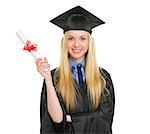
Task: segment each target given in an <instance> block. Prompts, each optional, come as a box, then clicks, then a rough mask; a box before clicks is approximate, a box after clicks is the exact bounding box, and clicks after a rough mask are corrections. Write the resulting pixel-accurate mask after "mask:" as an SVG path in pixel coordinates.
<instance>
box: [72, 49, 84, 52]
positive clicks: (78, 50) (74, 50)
mask: <svg viewBox="0 0 150 134" xmlns="http://www.w3.org/2000/svg"><path fill="white" fill-rule="evenodd" d="M72 51H73V52H74V53H80V52H81V51H82V49H72Z"/></svg>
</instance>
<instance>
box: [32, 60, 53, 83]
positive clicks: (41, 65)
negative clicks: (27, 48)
mask: <svg viewBox="0 0 150 134" xmlns="http://www.w3.org/2000/svg"><path fill="white" fill-rule="evenodd" d="M35 64H36V66H37V71H38V72H39V73H40V74H41V75H42V76H43V78H44V79H45V80H46V81H49V80H50V82H52V77H51V72H50V64H49V63H48V60H47V59H46V58H45V57H44V59H42V58H38V59H36V60H35Z"/></svg>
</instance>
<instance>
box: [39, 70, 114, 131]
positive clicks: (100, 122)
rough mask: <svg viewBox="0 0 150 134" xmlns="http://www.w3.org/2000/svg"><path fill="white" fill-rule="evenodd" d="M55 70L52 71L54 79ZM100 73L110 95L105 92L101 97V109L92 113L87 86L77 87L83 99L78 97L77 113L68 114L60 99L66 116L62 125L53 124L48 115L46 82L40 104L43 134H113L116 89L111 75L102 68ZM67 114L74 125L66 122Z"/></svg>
mask: <svg viewBox="0 0 150 134" xmlns="http://www.w3.org/2000/svg"><path fill="white" fill-rule="evenodd" d="M55 70H56V69H54V70H52V71H51V74H52V78H53V75H54V72H55ZM100 71H101V72H102V75H103V77H104V78H105V80H106V88H107V89H108V90H109V94H108V92H105V93H104V94H103V95H102V97H101V102H100V105H99V107H98V108H97V109H96V110H95V111H92V110H91V105H90V101H89V97H88V95H87V93H86V84H84V86H83V87H82V88H81V87H79V86H78V85H77V86H78V88H79V91H80V93H81V96H82V97H83V99H82V100H81V99H79V98H78V97H77V99H78V106H77V110H76V111H75V112H70V113H66V110H65V105H64V103H63V101H62V99H61V98H59V101H60V104H61V107H62V110H63V115H64V116H63V121H62V122H61V123H55V122H53V120H52V119H51V117H50V115H49V113H48V110H47V93H46V84H45V80H44V82H43V87H42V92H41V104H40V121H41V128H40V133H41V134H112V128H111V127H112V122H113V115H114V106H115V95H114V87H113V83H112V80H111V76H110V74H109V73H108V72H107V71H106V70H104V69H102V68H101V69H100ZM75 82H76V81H75ZM53 83H54V79H53ZM76 84H77V82H76ZM66 114H69V115H71V119H72V123H70V122H66Z"/></svg>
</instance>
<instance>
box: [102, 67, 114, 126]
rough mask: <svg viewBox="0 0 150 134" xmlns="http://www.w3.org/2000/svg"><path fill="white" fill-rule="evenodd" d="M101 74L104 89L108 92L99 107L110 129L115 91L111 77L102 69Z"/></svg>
mask: <svg viewBox="0 0 150 134" xmlns="http://www.w3.org/2000/svg"><path fill="white" fill-rule="evenodd" d="M102 73H103V76H104V78H105V80H106V88H107V89H106V91H108V92H107V93H106V95H105V97H104V98H105V99H104V101H103V103H102V105H101V108H102V110H103V112H104V113H105V115H106V117H107V120H108V122H109V123H110V127H111V126H112V122H113V116H114V109H115V91H114V85H113V82H112V79H111V75H110V74H109V73H108V72H107V71H106V70H105V69H102ZM105 100H106V101H105Z"/></svg>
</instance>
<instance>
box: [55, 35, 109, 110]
mask: <svg viewBox="0 0 150 134" xmlns="http://www.w3.org/2000/svg"><path fill="white" fill-rule="evenodd" d="M88 38H89V48H88V51H87V54H86V57H85V60H86V64H85V75H86V85H87V90H88V94H89V96H90V100H91V103H92V108H93V109H96V108H97V107H98V106H99V103H100V98H101V94H102V92H103V90H104V87H105V86H106V81H105V79H104V78H103V76H102V74H101V73H100V70H99V67H98V65H97V61H96V54H95V42H94V39H93V38H92V37H91V35H90V34H88ZM68 57H69V54H68V48H67V45H66V33H65V35H64V37H63V38H62V41H61V57H60V65H59V67H58V68H57V70H56V72H57V73H58V82H57V84H56V91H57V93H58V95H60V96H61V97H62V99H63V101H64V103H65V106H66V109H67V111H70V110H75V108H76V104H77V98H76V96H77V94H79V91H78V89H77V86H76V84H75V82H74V80H73V77H72V72H71V68H70V64H69V58H68Z"/></svg>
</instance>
